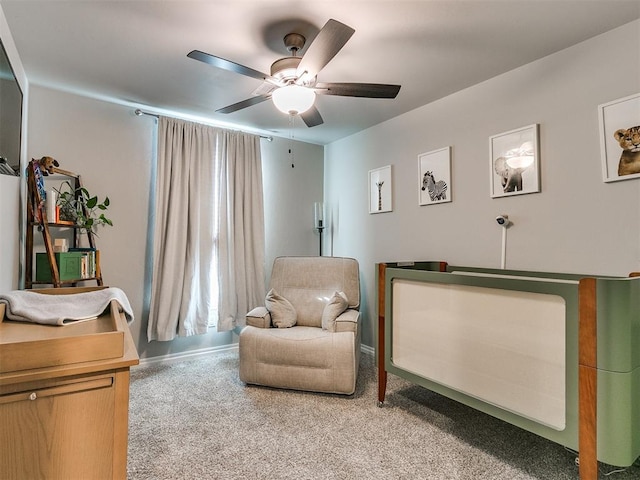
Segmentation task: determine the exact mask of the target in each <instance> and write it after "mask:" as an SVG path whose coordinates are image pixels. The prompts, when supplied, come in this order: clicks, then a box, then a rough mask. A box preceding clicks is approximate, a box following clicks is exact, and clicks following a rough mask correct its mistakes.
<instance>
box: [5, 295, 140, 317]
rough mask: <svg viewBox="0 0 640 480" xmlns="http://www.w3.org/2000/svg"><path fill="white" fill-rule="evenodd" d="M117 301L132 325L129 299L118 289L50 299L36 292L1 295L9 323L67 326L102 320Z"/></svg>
mask: <svg viewBox="0 0 640 480" xmlns="http://www.w3.org/2000/svg"><path fill="white" fill-rule="evenodd" d="M111 300H116V301H117V302H118V303H119V304H120V307H121V308H122V311H123V312H124V314H125V317H126V319H127V322H128V323H131V322H133V310H132V309H131V304H130V303H129V299H128V298H127V295H126V294H125V293H124V292H123V291H122V290H120V289H119V288H116V287H109V288H104V289H102V290H94V291H91V292H84V293H71V294H68V295H48V294H44V293H37V290H13V291H11V292H8V293H3V294H0V302H2V303H6V304H7V308H6V312H5V315H6V316H7V318H8V319H10V320H19V321H23V322H33V323H41V324H43V325H68V324H71V323H77V322H82V321H85V320H92V319H94V318H97V317H99V316H100V315H102V313H103V312H104V311H105V310H106V309H107V308H108V307H109V304H110V303H111Z"/></svg>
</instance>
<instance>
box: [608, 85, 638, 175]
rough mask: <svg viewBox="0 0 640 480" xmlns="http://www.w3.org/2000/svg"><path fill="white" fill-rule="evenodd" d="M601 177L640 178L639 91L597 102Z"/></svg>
mask: <svg viewBox="0 0 640 480" xmlns="http://www.w3.org/2000/svg"><path fill="white" fill-rule="evenodd" d="M598 113H599V115H598V119H599V123H600V153H601V157H602V178H603V180H604V181H605V182H617V181H618V180H629V179H632V178H640V93H638V94H636V95H631V96H629V97H625V98H620V99H618V100H614V101H612V102H609V103H605V104H603V105H598Z"/></svg>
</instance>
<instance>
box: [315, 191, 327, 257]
mask: <svg viewBox="0 0 640 480" xmlns="http://www.w3.org/2000/svg"><path fill="white" fill-rule="evenodd" d="M313 227H314V228H315V229H316V230H317V231H318V236H319V237H320V250H319V253H318V256H320V257H321V256H322V231H323V230H324V228H325V227H324V205H323V204H322V202H315V203H314V204H313Z"/></svg>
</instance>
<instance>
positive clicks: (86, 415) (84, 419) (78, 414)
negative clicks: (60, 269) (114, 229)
mask: <svg viewBox="0 0 640 480" xmlns="http://www.w3.org/2000/svg"><path fill="white" fill-rule="evenodd" d="M59 290H65V289H58V291H59ZM4 307H5V305H4V304H0V321H1V322H0V425H1V428H0V477H2V479H3V480H6V479H20V480H26V479H36V478H38V479H40V478H46V479H83V480H87V479H126V477H127V436H128V408H129V369H130V367H131V366H132V365H137V364H138V354H137V352H136V349H135V345H134V343H133V339H132V338H131V333H130V332H129V328H128V326H127V323H126V320H125V317H124V315H123V314H122V313H120V312H119V311H118V307H117V304H116V302H112V304H111V308H110V312H109V311H107V312H106V313H105V314H104V315H102V316H101V317H99V318H97V319H95V320H90V321H87V322H83V323H78V324H76V325H68V326H64V327H58V326H44V325H36V324H30V323H23V322H11V321H7V320H4V321H2V319H3V317H4Z"/></svg>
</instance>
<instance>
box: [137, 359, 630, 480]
mask: <svg viewBox="0 0 640 480" xmlns="http://www.w3.org/2000/svg"><path fill="white" fill-rule="evenodd" d="M376 392H377V384H376V369H375V365H374V360H373V358H372V357H371V356H369V355H362V361H361V367H360V375H359V378H358V387H357V390H356V393H355V394H354V395H353V396H350V397H344V396H334V395H323V394H314V393H305V392H294V391H285V390H275V389H270V388H262V387H252V386H246V385H244V384H243V383H242V382H240V380H239V378H238V358H237V353H224V354H218V355H212V356H210V357H207V358H200V359H196V360H189V361H185V362H182V363H176V364H172V365H158V366H150V367H144V368H137V369H134V370H133V372H132V384H131V403H130V418H129V425H130V427H129V432H130V433H129V464H128V471H129V478H130V479H132V480H133V479H136V480H137V479H154V480H162V479H176V480H178V479H180V480H184V479H221V480H222V479H225V480H234V479H243V480H244V479H296V480H298V479H385V480H387V479H388V480H391V479H407V480H416V479H433V480H449V479H451V480H453V479H456V480H457V479H460V480H462V479H464V480H488V479H492V480H493V479H504V480H525V479H544V480H564V479H571V480H576V479H578V469H577V467H576V466H575V464H574V459H575V455H574V454H573V453H571V452H569V451H567V450H566V449H565V448H564V447H562V446H560V445H557V444H555V443H552V442H550V441H548V440H545V439H542V438H540V437H538V436H536V435H533V434H531V433H528V432H526V431H524V430H521V429H519V428H516V427H513V426H511V425H509V424H507V423H504V422H502V421H500V420H497V419H495V418H493V417H490V416H488V415H485V414H483V413H480V412H477V411H475V410H473V409H471V408H467V407H465V406H464V405H461V404H459V403H456V402H453V401H451V400H449V399H447V398H445V397H442V396H440V395H437V394H434V393H432V392H429V391H428V390H425V389H423V388H420V387H417V386H414V385H412V384H410V383H408V382H405V381H404V380H401V379H399V378H397V377H395V376H393V375H391V376H390V379H389V385H388V389H387V399H386V403H385V406H384V407H383V408H378V407H377V405H376V403H377V402H376V398H377V393H376ZM600 468H601V476H600V478H601V479H612V480H631V479H635V480H638V479H640V465H639V464H638V462H636V464H635V465H634V466H633V467H630V468H629V469H627V471H625V472H622V473H612V474H611V475H610V476H605V475H604V474H605V473H609V472H610V471H611V470H614V468H613V467H610V466H607V465H601V466H600Z"/></svg>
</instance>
